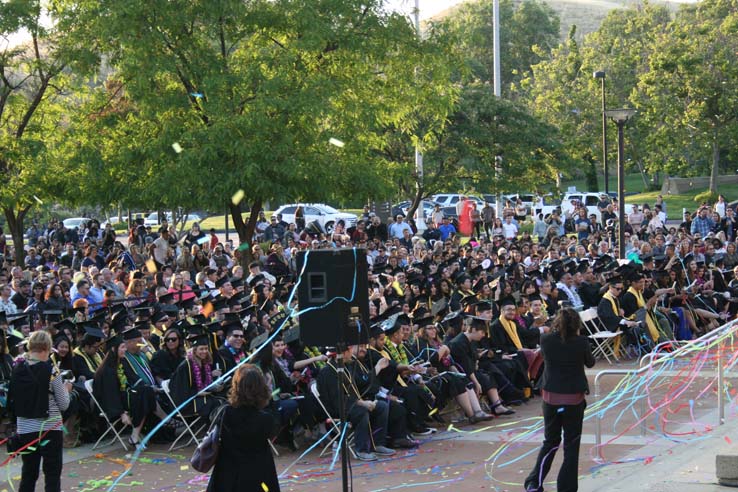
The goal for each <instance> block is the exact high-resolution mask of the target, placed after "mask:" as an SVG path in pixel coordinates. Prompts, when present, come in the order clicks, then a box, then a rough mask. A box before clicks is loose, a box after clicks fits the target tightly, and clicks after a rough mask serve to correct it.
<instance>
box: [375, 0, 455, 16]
mask: <svg viewBox="0 0 738 492" xmlns="http://www.w3.org/2000/svg"><path fill="white" fill-rule="evenodd" d="M463 1H464V0H420V18H421V19H427V18H428V17H433V16H434V15H436V14H437V13H438V12H441V11H443V10H446V9H447V8H449V7H452V6H454V5H456V4H459V3H462V2H463ZM387 4H388V6H389V7H390V8H392V9H394V10H396V11H398V12H403V13H405V14H407V15H412V14H413V10H414V9H415V0H387Z"/></svg>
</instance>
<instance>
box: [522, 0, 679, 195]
mask: <svg viewBox="0 0 738 492" xmlns="http://www.w3.org/2000/svg"><path fill="white" fill-rule="evenodd" d="M669 22H670V18H669V13H668V11H667V10H666V9H665V8H664V7H663V6H654V5H650V4H645V5H643V6H640V7H638V8H631V9H618V10H613V11H611V12H610V13H609V14H608V16H607V17H606V18H605V20H604V21H603V23H602V25H601V26H600V28H599V29H598V30H597V31H595V32H593V33H590V34H588V35H587V36H585V37H584V39H583V41H582V42H581V43H579V42H578V41H577V40H576V37H575V34H576V27H573V28H572V30H571V31H570V33H569V36H568V38H567V40H566V42H565V43H563V44H561V45H560V46H559V47H558V48H556V49H554V50H553V51H552V52H551V55H550V58H549V59H546V60H544V61H542V62H541V63H539V64H537V65H535V66H534V67H533V70H532V76H531V77H530V78H527V79H525V80H523V81H522V83H521V92H522V93H523V99H524V100H525V101H526V104H527V105H528V106H529V107H530V108H531V110H532V111H533V112H534V114H536V115H538V116H539V117H541V118H543V119H544V120H545V121H546V122H548V123H549V124H552V125H554V126H556V127H557V128H558V129H559V130H560V132H561V138H562V140H563V144H564V146H565V148H566V152H567V153H568V154H569V155H570V156H571V157H572V158H573V159H575V160H576V161H577V162H580V163H581V164H582V166H580V167H581V168H582V169H584V170H585V171H584V174H585V176H587V177H588V182H589V183H590V185H589V186H590V188H592V191H596V190H597V188H598V187H597V184H596V175H597V167H598V165H602V162H601V159H600V156H601V155H602V144H601V138H602V126H601V122H602V113H601V110H602V107H601V87H600V81H599V80H597V79H594V78H593V73H594V72H595V71H598V70H604V71H605V73H606V77H607V78H606V100H607V105H608V107H610V108H614V107H627V106H631V107H637V108H638V109H641V108H640V107H639V105H638V104H636V101H637V96H636V95H637V92H636V89H637V86H638V80H639V77H640V76H641V75H642V74H643V73H645V72H646V71H647V70H648V65H647V62H648V59H649V56H650V55H651V53H652V52H653V50H654V49H655V48H654V46H653V41H654V40H655V39H656V38H657V37H658V36H659V34H660V33H661V32H663V31H665V30H666V28H667V25H668V23H669ZM635 121H636V125H635V126H632V125H631V126H629V129H628V136H629V139H628V154H629V156H631V157H632V159H633V160H632V162H633V163H635V164H636V165H638V167H639V168H640V167H641V166H645V165H646V163H645V162H644V161H646V160H647V159H650V155H651V154H650V151H649V148H648V147H647V146H645V145H644V141H645V136H646V135H647V134H648V132H649V129H648V125H647V124H646V122H645V121H644V120H643V119H641V118H640V116H639V117H637V118H636V120H635ZM608 137H609V141H610V143H611V144H610V145H609V149H608V150H609V152H608V161H609V162H611V163H614V162H615V156H616V145H614V144H612V142H615V141H616V128H615V125H614V124H611V123H608ZM610 169H611V170H612V169H615V166H610Z"/></svg>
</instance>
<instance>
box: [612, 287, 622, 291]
mask: <svg viewBox="0 0 738 492" xmlns="http://www.w3.org/2000/svg"><path fill="white" fill-rule="evenodd" d="M613 289H615V290H617V291H621V290H623V288H622V287H613Z"/></svg>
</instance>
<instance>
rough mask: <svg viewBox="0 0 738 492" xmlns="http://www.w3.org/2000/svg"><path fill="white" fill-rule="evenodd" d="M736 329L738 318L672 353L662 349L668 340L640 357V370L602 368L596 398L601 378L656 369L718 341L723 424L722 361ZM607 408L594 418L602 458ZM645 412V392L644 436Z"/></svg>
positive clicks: (642, 404)
mask: <svg viewBox="0 0 738 492" xmlns="http://www.w3.org/2000/svg"><path fill="white" fill-rule="evenodd" d="M736 332H738V320H733V321H730V322H728V323H726V324H724V325H722V326H720V327H718V328H716V329H714V330H712V331H711V332H709V333H706V334H704V335H702V336H701V337H699V338H696V339H694V340H690V341H688V342H683V343H681V344H680V346H679V347H678V348H677V349H676V350H674V351H672V352H663V351H662V349H663V348H664V346H665V345H668V344H669V343H670V342H665V343H662V344H659V345H657V346H656V348H655V349H654V351H653V352H651V353H650V354H647V355H646V356H644V357H643V358H641V360H640V362H639V366H640V367H639V368H638V369H605V370H603V371H600V372H599V373H598V374H597V375H596V376H595V379H594V397H595V401H597V402H599V401H600V397H601V395H600V389H601V386H600V382H601V379H602V378H603V377H605V376H617V375H619V376H622V377H628V376H637V375H642V374H647V373H649V372H650V371H653V369H654V367H656V366H658V365H659V364H662V363H664V361H666V360H673V359H674V358H679V357H684V356H687V355H689V356H693V355H694V353H695V351H700V350H709V349H712V348H714V347H712V345H713V344H714V343H715V341H716V340H719V341H718V345H717V357H716V366H717V367H716V371H717V393H718V425H722V424H724V423H725V375H724V361H723V357H724V354H723V343H724V340H723V339H724V338H725V337H727V336H729V335H732V334H735V333H736ZM671 344H672V346H673V345H674V343H673V342H671ZM644 362H647V364H646V365H643V364H644ZM606 411H607V408H605V409H603V410H600V411H598V412H597V415H596V417H595V448H596V449H597V454H598V456H599V457H600V458H604V457H603V455H602V419H603V417H604V414H605V412H606ZM646 415H647V409H646V397H645V395H644V396H642V397H641V401H640V416H639V418H640V419H641V425H640V427H641V435H642V436H643V435H645V433H646Z"/></svg>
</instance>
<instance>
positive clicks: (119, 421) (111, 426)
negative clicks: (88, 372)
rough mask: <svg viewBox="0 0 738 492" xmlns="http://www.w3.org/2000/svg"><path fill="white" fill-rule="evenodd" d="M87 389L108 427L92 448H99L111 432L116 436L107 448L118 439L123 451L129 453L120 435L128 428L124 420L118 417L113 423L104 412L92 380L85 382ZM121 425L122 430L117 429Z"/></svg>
mask: <svg viewBox="0 0 738 492" xmlns="http://www.w3.org/2000/svg"><path fill="white" fill-rule="evenodd" d="M85 389H86V390H87V393H89V394H90V399H91V400H92V402H93V403H94V404H95V406H96V407H97V409H98V410H100V416H101V417H102V418H103V419H105V423H106V424H107V425H108V428H107V430H106V431H105V432H103V434H102V435H101V436H100V438H99V439H98V440H97V442H96V443H95V445H94V446H92V449H95V448H97V447H98V446H99V445H100V442H101V441H102V440H103V439H105V436H107V435H108V434H109V433H110V432H112V433H113V434H114V436H113V438H112V439H110V441H109V442H108V443H106V446H109V445H111V444H113V442H115V440H116V439H118V442H119V443H120V445H121V446H123V449H125V450H126V451H128V446H126V443H125V441H124V440H123V438H122V437H121V435H120V433H121V432H123V431H124V430H125V428H126V427H128V426H127V425H126V424H124V423H123V419H121V418H120V417H118V418H117V419H116V420H115V421H114V422H111V420H110V418H109V417H108V415H107V414H106V413H105V410H103V408H102V406H101V405H100V403H99V402H98V401H97V398H95V394H94V393H93V392H92V380H91V379H88V380H86V381H85ZM118 425H120V426H121V427H120V429H118V428H117V426H118Z"/></svg>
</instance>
